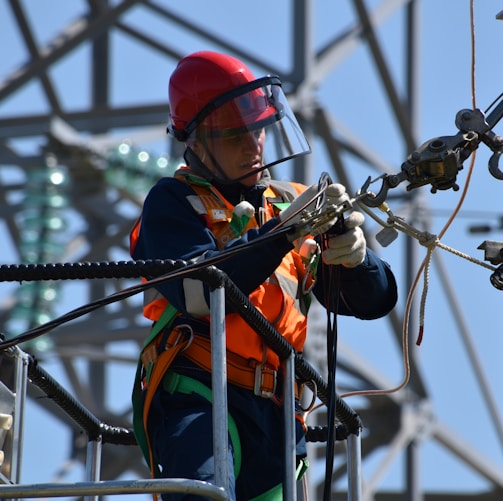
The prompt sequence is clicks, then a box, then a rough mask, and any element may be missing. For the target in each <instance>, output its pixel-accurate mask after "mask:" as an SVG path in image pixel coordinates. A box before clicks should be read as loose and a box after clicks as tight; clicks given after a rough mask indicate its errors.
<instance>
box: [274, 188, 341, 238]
mask: <svg viewBox="0 0 503 501" xmlns="http://www.w3.org/2000/svg"><path fill="white" fill-rule="evenodd" d="M316 193H318V185H317V184H313V185H311V186H309V188H307V189H306V190H305V191H303V192H302V193H301V194H300V195H299V196H298V197H296V198H294V199H293V201H292V203H291V204H290V205H289V206H288V207H287V208H286V209H283V210H282V211H281V212H280V213H279V219H280V221H281V222H283V221H284V222H285V224H287V225H292V224H296V223H299V222H300V221H301V218H302V213H303V212H304V211H307V212H313V211H314V209H315V207H316V204H317V201H318V198H316V199H315V200H314V201H313V202H311V203H309V200H311V199H312V198H313V197H314V196H315V195H316ZM347 200H349V196H348V194H347V193H346V188H344V186H343V185H342V184H338V183H336V184H330V185H329V186H327V189H326V190H325V201H324V203H323V206H322V207H321V211H323V209H324V208H325V207H328V206H331V205H340V204H342V203H343V202H346V201H347ZM306 204H308V205H307V207H305V208H303V207H304V205H306ZM296 212H298V214H296ZM294 214H295V215H294ZM290 217H291V219H290ZM336 220H337V217H334V218H333V219H331V220H330V221H327V222H326V223H323V224H322V225H320V226H318V227H316V228H315V229H312V228H309V227H308V226H307V225H306V226H305V227H300V228H298V230H297V231H294V232H292V233H291V234H290V235H289V239H290V240H295V239H297V238H299V237H302V236H305V235H307V234H308V233H310V234H311V235H312V236H316V235H320V234H322V233H325V232H326V231H328V230H329V229H330V228H331V227H332V226H333V225H334V224H335V222H336Z"/></svg>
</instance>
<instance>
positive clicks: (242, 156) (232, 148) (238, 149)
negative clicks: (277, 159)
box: [195, 129, 265, 186]
mask: <svg viewBox="0 0 503 501" xmlns="http://www.w3.org/2000/svg"><path fill="white" fill-rule="evenodd" d="M264 142H265V131H264V129H257V130H254V131H250V132H245V133H241V134H236V135H230V136H222V137H208V138H206V146H205V147H204V146H203V145H202V144H200V143H199V145H197V146H196V148H195V152H196V154H197V155H198V156H199V158H200V159H201V160H202V161H203V163H204V164H205V165H206V166H207V167H208V168H209V169H210V170H211V171H212V172H214V173H215V174H216V175H217V177H221V173H219V171H218V169H217V167H216V166H215V163H217V164H218V165H219V167H220V169H221V170H222V171H223V173H224V174H225V176H226V177H227V179H228V180H237V179H240V178H242V177H243V176H247V177H245V178H244V179H242V180H241V181H240V183H241V184H243V185H245V186H253V185H255V184H256V183H257V181H258V180H259V179H260V178H261V176H262V171H261V170H260V169H261V168H262V167H263V166H264V163H263V154H264ZM208 152H209V153H211V155H209V154H208ZM211 156H213V158H214V160H215V162H213V159H212V158H211Z"/></svg>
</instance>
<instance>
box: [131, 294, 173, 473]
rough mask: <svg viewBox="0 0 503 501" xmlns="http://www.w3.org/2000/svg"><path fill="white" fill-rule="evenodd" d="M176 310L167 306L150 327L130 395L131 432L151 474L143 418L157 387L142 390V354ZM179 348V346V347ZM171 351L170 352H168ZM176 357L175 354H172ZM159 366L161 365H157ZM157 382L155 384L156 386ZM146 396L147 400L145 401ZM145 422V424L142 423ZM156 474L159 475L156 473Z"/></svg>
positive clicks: (150, 376)
mask: <svg viewBox="0 0 503 501" xmlns="http://www.w3.org/2000/svg"><path fill="white" fill-rule="evenodd" d="M177 313H178V310H177V309H176V308H175V307H174V306H173V305H172V304H168V306H167V307H166V308H165V309H164V311H163V312H162V315H161V317H160V318H159V320H158V321H157V322H156V323H155V325H154V326H153V327H152V330H151V331H150V334H149V335H148V337H147V339H146V341H145V343H144V345H143V350H142V352H141V354H140V356H139V357H138V365H137V367H136V375H135V379H134V384H133V393H132V404H133V431H134V434H135V437H136V441H137V442H138V445H139V446H140V449H141V451H142V453H143V456H144V457H145V459H146V460H147V461H148V464H149V467H150V469H151V471H152V472H154V471H156V467H155V465H152V464H151V450H150V445H149V440H148V437H147V433H146V428H145V423H146V420H145V419H144V416H148V411H149V409H150V404H151V402H152V397H153V395H154V393H155V390H156V389H157V387H155V388H154V384H149V385H148V389H147V391H146V392H144V391H143V390H142V369H143V364H142V356H141V355H142V354H143V352H144V350H145V349H146V348H147V347H148V346H149V345H150V343H152V341H153V340H154V339H155V337H156V336H157V334H159V333H160V332H161V331H162V330H163V329H164V328H166V327H167V326H168V325H169V324H170V323H171V322H172V321H173V320H174V319H175V317H176V315H177ZM180 346H181V345H180ZM170 351H171V350H170ZM174 354H175V355H176V353H174ZM159 365H161V364H159ZM150 372H151V373H150V374H149V378H150V379H152V371H150ZM158 384H159V382H158V383H157V385H158ZM147 394H148V399H147ZM145 411H146V412H145ZM144 422H145V423H144ZM156 473H159V472H157V471H156Z"/></svg>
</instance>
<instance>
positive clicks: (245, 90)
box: [168, 51, 311, 168]
mask: <svg viewBox="0 0 503 501" xmlns="http://www.w3.org/2000/svg"><path fill="white" fill-rule="evenodd" d="M169 105H170V112H171V120H170V124H169V126H168V132H169V133H172V134H173V136H174V137H175V138H176V139H178V140H179V141H182V142H186V141H187V140H188V139H189V138H195V137H196V136H197V138H198V139H199V141H200V142H202V143H203V144H204V143H205V141H206V139H208V138H211V137H219V136H235V135H238V134H245V133H249V132H250V131H253V130H257V129H264V131H265V133H266V136H267V138H268V140H267V142H268V143H270V147H267V146H266V148H265V150H268V151H265V152H264V157H265V156H266V155H267V157H268V158H267V159H266V158H264V166H263V168H266V167H268V166H270V165H274V164H276V163H278V162H281V161H283V160H287V159H289V158H293V157H294V156H297V155H300V154H306V153H309V152H310V151H311V150H310V148H309V145H308V144H307V140H306V138H305V136H304V134H303V133H302V130H301V129H300V126H299V124H298V123H297V120H296V118H295V116H294V114H293V112H292V111H291V109H290V106H289V105H288V102H287V100H286V97H285V95H284V93H283V90H282V88H281V81H280V80H279V78H278V77H275V76H270V75H269V76H265V77H262V78H258V79H256V78H255V76H254V74H253V73H252V72H251V70H250V69H249V68H248V67H247V66H246V65H245V64H244V63H243V62H241V61H240V60H239V59H236V58H235V57H233V56H230V55H227V54H220V53H217V52H211V51H200V52H195V53H193V54H190V55H188V56H186V57H184V58H183V59H181V60H180V61H179V63H178V65H177V67H176V68H175V70H174V72H173V74H172V75H171V78H170V81H169Z"/></svg>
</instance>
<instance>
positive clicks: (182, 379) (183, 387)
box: [162, 371, 242, 478]
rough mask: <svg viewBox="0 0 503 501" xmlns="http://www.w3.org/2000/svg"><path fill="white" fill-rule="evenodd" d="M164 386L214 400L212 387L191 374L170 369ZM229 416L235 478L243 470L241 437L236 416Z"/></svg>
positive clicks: (169, 390)
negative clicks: (190, 375)
mask: <svg viewBox="0 0 503 501" xmlns="http://www.w3.org/2000/svg"><path fill="white" fill-rule="evenodd" d="M162 384H163V388H164V389H165V390H166V391H167V392H168V393H171V394H173V393H175V392H177V393H184V394H185V395H190V394H191V393H195V394H197V395H200V396H201V397H203V398H205V399H206V400H207V401H208V402H210V403H211V402H213V393H212V391H211V389H210V388H208V387H207V386H206V385H205V384H203V383H201V382H200V381H197V380H196V379H193V378H191V377H189V376H184V375H182V374H178V373H176V372H173V371H169V372H168V373H167V374H166V376H164V380H163V382H162ZM227 416H228V429H229V436H230V438H231V443H232V447H233V449H234V478H238V476H239V472H240V471H241V460H242V455H241V440H240V438H239V432H238V427H237V425H236V422H235V421H234V418H233V417H232V416H231V414H230V413H228V414H227Z"/></svg>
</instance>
